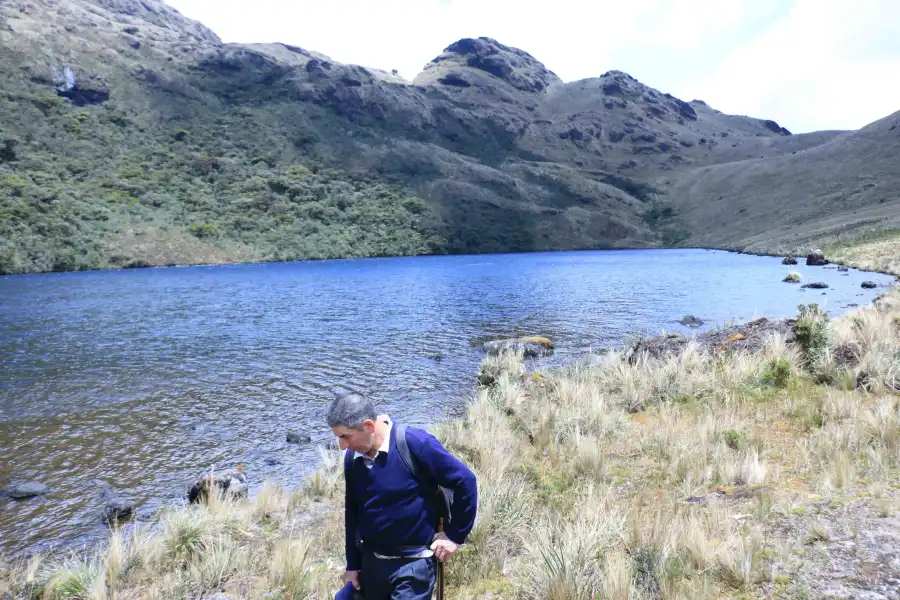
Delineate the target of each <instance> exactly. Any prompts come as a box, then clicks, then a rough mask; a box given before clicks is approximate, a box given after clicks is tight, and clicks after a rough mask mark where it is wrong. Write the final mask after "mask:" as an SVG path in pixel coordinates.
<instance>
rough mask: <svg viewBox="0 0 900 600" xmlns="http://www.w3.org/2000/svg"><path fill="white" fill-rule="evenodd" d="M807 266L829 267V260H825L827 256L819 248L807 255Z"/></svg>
mask: <svg viewBox="0 0 900 600" xmlns="http://www.w3.org/2000/svg"><path fill="white" fill-rule="evenodd" d="M806 264H807V266H810V267H820V266H822V265H827V264H828V260H827V259H826V258H825V254H823V253H822V251H821V250H819V249H818V248H817V249H815V250H811V251H810V253H809V254H807V255H806Z"/></svg>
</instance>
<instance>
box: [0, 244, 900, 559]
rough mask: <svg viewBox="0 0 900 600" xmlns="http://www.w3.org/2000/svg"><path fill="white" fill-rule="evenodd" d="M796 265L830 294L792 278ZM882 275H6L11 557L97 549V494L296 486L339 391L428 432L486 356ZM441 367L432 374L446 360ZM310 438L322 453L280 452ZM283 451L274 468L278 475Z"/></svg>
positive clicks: (583, 271) (169, 494)
mask: <svg viewBox="0 0 900 600" xmlns="http://www.w3.org/2000/svg"><path fill="white" fill-rule="evenodd" d="M789 271H797V272H799V273H801V275H802V276H803V279H804V281H805V282H810V281H824V282H826V283H828V284H830V285H831V288H830V289H829V290H826V292H827V293H826V294H824V295H823V294H822V293H821V292H820V291H818V290H803V291H801V289H800V288H799V286H796V285H791V284H786V283H782V282H781V279H782V278H783V277H784V275H785V274H786V273H787V272H789ZM866 279H871V280H873V281H877V282H879V284H883V285H887V284H888V283H889V282H890V281H891V280H892V278H890V277H887V276H882V275H877V274H873V273H860V272H855V271H851V272H849V274H843V273H840V272H838V271H837V270H835V269H826V268H822V267H806V266H805V265H802V264H800V265H796V266H792V267H785V266H783V265H781V261H780V259H779V258H771V257H757V256H748V255H739V254H732V253H726V252H718V251H707V250H633V251H632V250H629V251H596V252H559V253H536V254H505V255H479V256H451V257H418V258H395V259H365V260H339V261H323V262H294V263H271V264H253V265H233V266H209V267H185V268H164V269H142V270H127V271H111V272H89V273H66V274H46V275H29V276H11V277H2V278H0V356H2V363H0V457H2V459H0V486H3V485H5V484H6V483H8V482H21V481H27V480H35V479H36V480H39V481H42V482H44V483H46V484H47V485H49V486H51V488H52V490H53V491H52V493H51V494H50V495H49V496H47V497H45V498H41V499H35V500H29V501H20V502H12V501H6V502H5V504H4V501H3V500H0V551H6V552H13V553H14V552H17V551H21V550H23V549H36V548H42V547H46V546H47V545H50V544H54V545H58V544H71V543H75V542H83V541H85V540H87V539H91V538H94V537H98V536H101V535H103V531H104V529H103V528H104V525H103V524H102V523H101V522H100V518H99V515H100V510H101V508H102V506H103V503H102V501H101V500H100V498H99V494H98V493H97V492H98V489H99V488H98V485H97V481H105V482H108V483H110V484H112V485H113V486H114V487H115V488H116V489H118V490H119V491H120V492H121V493H122V494H123V495H125V496H127V497H131V498H134V499H135V500H137V502H138V506H139V509H140V511H141V513H142V514H146V513H148V512H149V511H152V510H153V509H155V508H157V507H159V506H161V505H162V504H165V503H169V502H173V501H179V500H180V499H181V498H182V497H183V496H184V494H185V491H186V489H187V487H188V485H189V484H190V483H191V482H192V481H193V480H194V479H196V477H197V476H198V475H199V474H201V473H202V472H203V471H204V470H205V469H207V468H208V467H209V466H210V465H215V466H216V467H217V468H222V469H224V468H228V469H230V468H232V467H233V466H234V465H236V464H239V463H240V464H244V465H245V466H246V468H247V470H248V471H249V472H250V474H251V476H252V478H253V479H254V481H256V482H261V481H262V480H264V479H266V478H271V479H276V480H279V481H283V482H285V483H286V484H288V485H293V484H296V483H297V482H299V481H300V479H301V478H302V476H303V475H304V474H305V473H306V472H308V470H309V469H310V468H311V467H312V466H313V465H314V464H315V461H316V453H315V451H314V446H315V445H316V444H325V443H329V442H330V441H331V437H330V435H329V434H330V430H329V429H328V428H327V427H326V426H325V424H324V422H323V418H324V412H325V409H326V407H327V405H328V403H329V401H330V400H331V398H332V396H333V394H334V393H336V392H338V391H341V390H343V389H355V390H359V391H362V392H365V393H369V394H371V395H372V396H374V397H375V398H376V399H377V400H378V401H379V402H380V403H381V406H382V407H383V410H384V411H385V412H390V413H392V414H394V415H395V416H398V417H400V418H402V419H404V420H406V421H407V422H409V423H411V424H415V425H424V424H428V423H433V422H434V421H436V420H438V419H441V418H444V417H448V416H450V417H452V416H457V415H459V414H461V411H462V410H463V408H464V405H465V402H466V395H467V394H468V393H469V392H470V390H471V386H472V382H473V380H474V375H475V373H476V371H477V369H478V365H479V362H480V361H481V358H482V352H481V349H480V343H481V342H482V341H484V340H486V339H492V338H498V337H507V336H516V335H523V334H529V335H532V334H533V335H546V336H549V337H551V338H552V339H553V340H554V342H555V344H556V347H557V351H556V354H555V356H554V357H553V358H552V359H550V363H551V364H560V363H564V362H566V361H570V360H575V359H577V358H579V357H581V356H584V354H585V353H586V352H588V351H589V350H591V349H592V348H593V349H597V348H602V347H608V346H617V345H619V344H621V342H622V340H623V338H625V337H626V336H629V335H632V334H635V333H641V332H645V333H659V332H660V331H661V330H666V331H680V332H690V331H693V330H690V329H688V328H686V327H683V326H681V325H680V324H679V323H678V321H679V319H681V317H682V316H684V315H686V314H693V315H696V316H698V317H700V318H702V319H703V320H704V321H705V322H706V325H705V326H704V327H702V328H701V331H702V330H705V329H708V328H709V327H714V326H718V325H722V324H724V323H726V322H728V321H730V320H747V319H752V318H756V317H759V316H768V317H782V316H792V315H794V314H796V307H797V304H799V303H801V302H803V303H805V302H819V303H820V304H824V305H825V306H826V307H827V309H828V310H829V311H830V312H831V313H832V314H839V313H840V312H843V311H844V310H845V307H846V306H847V305H848V304H851V303H853V304H859V305H864V304H866V303H868V302H870V301H871V299H872V298H873V297H874V296H876V295H877V294H879V293H882V292H883V291H884V289H883V288H882V289H879V290H871V291H870V290H863V289H861V288H860V283H861V282H862V281H864V280H866ZM437 356H440V357H442V359H441V360H437V359H436V358H435V357H437ZM288 429H298V430H303V431H305V432H308V433H309V434H310V435H311V436H312V438H313V444H311V445H300V446H298V445H292V444H287V443H286V442H285V437H284V436H285V432H286V431H287V430H288ZM266 458H270V459H271V458H274V459H276V460H277V461H278V462H279V463H280V464H277V465H271V466H269V465H266V464H265V462H264V459H266Z"/></svg>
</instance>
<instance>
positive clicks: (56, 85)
mask: <svg viewBox="0 0 900 600" xmlns="http://www.w3.org/2000/svg"><path fill="white" fill-rule="evenodd" d="M0 77H2V78H3V82H4V84H3V89H2V91H0V273H21V272H36V271H49V270H71V269H90V268H107V267H124V266H146V265H167V264H190V263H210V262H232V261H256V260H287V259H300V258H324V257H343V256H379V255H402V254H421V253H444V252H446V253H457V252H503V251H532V250H562V249H582V248H617V247H659V246H672V245H686V244H699V245H718V246H729V247H741V248H751V249H752V248H758V247H760V246H764V245H765V246H768V247H776V246H780V245H782V244H784V245H790V244H795V245H796V244H798V243H803V244H805V243H807V242H808V241H817V240H819V239H823V237H824V238H827V239H833V240H837V239H838V237H839V236H853V235H858V234H860V233H866V232H870V231H874V230H876V229H878V228H883V227H885V226H886V225H890V223H893V222H894V221H893V219H894V218H895V217H894V215H895V214H896V213H898V211H896V210H895V209H896V207H897V206H896V202H897V194H896V189H897V185H896V184H897V180H896V177H897V168H898V167H897V164H896V161H892V160H890V159H891V157H893V156H896V154H897V148H896V144H897V139H898V136H897V129H896V128H895V127H896V121H897V115H894V116H892V117H889V118H887V119H885V120H882V121H879V122H878V123H874V124H872V125H871V126H869V127H867V128H864V129H862V130H860V131H859V132H841V131H822V132H815V133H809V134H802V135H791V132H790V131H789V130H788V129H787V128H785V127H783V126H782V125H780V124H778V123H775V122H774V121H771V120H766V119H765V118H756V117H749V116H735V115H727V114H724V113H722V112H720V111H718V110H716V109H714V108H712V107H710V106H708V105H707V104H706V103H705V102H703V101H702V100H691V101H685V100H682V99H679V98H676V97H674V96H672V95H671V94H666V93H664V92H660V91H657V90H655V89H653V88H651V87H649V86H647V85H644V84H643V83H641V82H639V81H637V80H635V79H634V78H633V77H631V76H629V75H628V74H626V73H622V72H620V71H615V70H611V71H608V72H606V73H604V74H602V75H600V76H598V77H594V78H589V79H584V80H580V81H575V82H568V83H564V82H562V81H561V80H560V79H559V78H558V77H557V76H556V75H555V74H554V73H553V72H552V71H550V70H549V69H548V68H547V67H546V66H544V65H542V64H541V63H540V62H538V61H537V60H535V59H534V57H532V56H531V55H529V54H528V53H527V52H524V51H522V50H519V49H517V48H511V47H508V46H505V45H503V44H501V43H500V42H497V41H495V40H493V39H490V38H477V39H463V40H459V41H458V42H456V43H454V44H451V45H450V46H448V47H447V48H446V49H444V51H443V52H442V53H441V54H439V55H438V56H437V57H436V58H435V59H434V60H433V61H431V62H430V63H429V64H427V65H425V67H424V68H423V71H422V73H420V74H419V75H418V76H417V77H416V78H415V80H414V81H412V82H409V81H405V80H403V79H402V78H400V77H398V76H396V75H394V74H392V73H388V72H386V71H380V70H376V69H370V68H364V67H360V66H355V65H343V64H340V63H337V62H335V61H332V60H331V59H329V58H328V57H327V56H324V55H321V54H319V53H317V52H315V51H312V50H306V49H303V48H299V47H296V46H290V45H286V44H276V43H272V44H223V43H222V42H221V40H220V39H219V38H218V37H217V36H216V35H215V33H213V32H212V31H210V30H209V29H207V28H205V27H204V26H203V25H202V24H199V23H197V22H194V21H191V20H189V19H186V18H185V17H183V16H182V15H180V14H179V13H178V12H177V11H175V10H174V9H172V8H171V7H169V6H167V5H165V4H164V3H161V2H159V0H143V1H140V0H54V1H50V0H0ZM734 215H738V218H733V217H734ZM798 233H799V234H800V235H798Z"/></svg>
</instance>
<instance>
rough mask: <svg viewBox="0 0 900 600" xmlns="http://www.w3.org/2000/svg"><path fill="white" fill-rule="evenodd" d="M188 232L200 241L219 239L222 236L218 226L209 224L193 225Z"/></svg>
mask: <svg viewBox="0 0 900 600" xmlns="http://www.w3.org/2000/svg"><path fill="white" fill-rule="evenodd" d="M190 231H191V235H193V236H195V237H198V238H200V239H204V238H214V237H219V236H220V235H221V234H222V232H221V231H220V230H219V227H218V225H214V224H211V223H194V224H193V225H191V229H190Z"/></svg>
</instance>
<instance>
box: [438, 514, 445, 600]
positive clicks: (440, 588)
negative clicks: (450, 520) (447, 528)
mask: <svg viewBox="0 0 900 600" xmlns="http://www.w3.org/2000/svg"><path fill="white" fill-rule="evenodd" d="M438 531H444V517H441V520H440V521H439V522H438ZM437 600H444V562H443V561H442V560H440V559H438V561H437Z"/></svg>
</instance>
